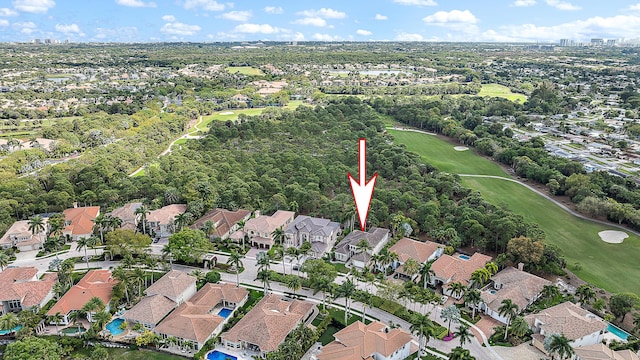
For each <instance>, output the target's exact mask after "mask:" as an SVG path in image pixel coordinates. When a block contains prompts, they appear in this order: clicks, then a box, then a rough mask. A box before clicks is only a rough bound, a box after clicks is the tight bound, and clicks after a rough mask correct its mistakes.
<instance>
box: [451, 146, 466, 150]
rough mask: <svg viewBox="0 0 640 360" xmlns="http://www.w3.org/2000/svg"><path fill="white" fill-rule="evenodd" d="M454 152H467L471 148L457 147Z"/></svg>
mask: <svg viewBox="0 0 640 360" xmlns="http://www.w3.org/2000/svg"><path fill="white" fill-rule="evenodd" d="M453 150H455V151H466V150H469V148H468V147H466V146H456V147H454V148H453Z"/></svg>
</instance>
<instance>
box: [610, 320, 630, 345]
mask: <svg viewBox="0 0 640 360" xmlns="http://www.w3.org/2000/svg"><path fill="white" fill-rule="evenodd" d="M607 330H609V332H610V333H612V334H613V335H615V336H617V337H619V338H620V339H622V340H625V341H626V340H627V338H628V337H629V334H628V333H627V332H626V331H624V330H622V329H620V328H619V327H617V326H615V325H613V324H609V325H608V326H607Z"/></svg>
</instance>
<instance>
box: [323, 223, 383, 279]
mask: <svg viewBox="0 0 640 360" xmlns="http://www.w3.org/2000/svg"><path fill="white" fill-rule="evenodd" d="M389 235H390V231H389V230H387V229H382V228H378V227H372V228H370V229H369V230H368V231H366V232H362V231H360V230H354V231H352V232H350V233H349V234H348V235H347V236H345V237H344V239H342V241H340V243H338V245H336V247H335V249H334V257H335V259H336V261H340V262H343V263H346V264H347V265H351V266H355V267H356V268H358V269H363V268H364V267H365V266H367V264H368V263H369V261H370V260H371V256H372V255H375V254H377V253H379V252H380V250H382V248H383V247H384V245H385V244H386V243H387V242H388V241H389ZM363 239H364V240H365V241H366V242H367V243H368V247H369V249H368V250H366V251H362V250H360V249H359V248H358V244H359V243H360V241H362V240H363Z"/></svg>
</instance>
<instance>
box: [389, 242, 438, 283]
mask: <svg viewBox="0 0 640 360" xmlns="http://www.w3.org/2000/svg"><path fill="white" fill-rule="evenodd" d="M389 252H390V253H396V254H397V255H398V261H397V263H395V264H393V267H394V268H395V269H396V274H398V275H400V276H409V275H407V274H405V273H404V272H403V270H404V269H403V265H404V263H405V262H406V261H407V260H409V259H413V260H415V261H416V262H417V263H418V264H424V263H427V262H429V261H433V260H435V259H437V258H439V257H440V256H442V253H443V252H444V245H442V244H438V243H434V242H432V241H424V242H423V241H417V240H412V239H409V238H406V237H403V238H402V239H400V240H398V242H397V243H395V244H393V246H391V247H390V248H389ZM413 276H417V274H413Z"/></svg>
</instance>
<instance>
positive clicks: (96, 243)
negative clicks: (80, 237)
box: [88, 236, 102, 256]
mask: <svg viewBox="0 0 640 360" xmlns="http://www.w3.org/2000/svg"><path fill="white" fill-rule="evenodd" d="M88 243H89V246H90V247H92V248H93V250H94V251H95V255H96V256H98V246H100V245H102V242H101V240H100V238H98V237H95V236H91V237H89V240H88Z"/></svg>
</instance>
